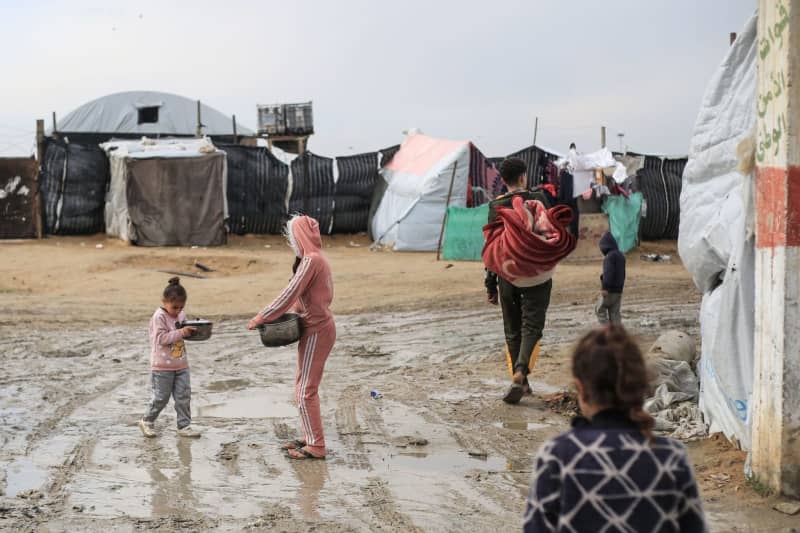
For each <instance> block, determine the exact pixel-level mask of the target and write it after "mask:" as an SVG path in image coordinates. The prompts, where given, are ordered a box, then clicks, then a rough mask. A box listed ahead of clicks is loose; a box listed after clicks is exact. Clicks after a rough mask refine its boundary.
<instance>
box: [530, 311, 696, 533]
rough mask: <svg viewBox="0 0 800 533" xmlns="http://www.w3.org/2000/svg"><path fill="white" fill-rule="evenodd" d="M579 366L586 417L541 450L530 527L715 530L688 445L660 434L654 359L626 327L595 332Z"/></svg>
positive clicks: (584, 342)
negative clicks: (650, 400)
mask: <svg viewBox="0 0 800 533" xmlns="http://www.w3.org/2000/svg"><path fill="white" fill-rule="evenodd" d="M572 375H573V377H574V379H575V385H576V387H577V389H578V403H579V405H580V408H581V412H582V413H583V415H584V416H583V417H578V418H576V419H575V420H574V421H573V424H572V430H571V431H568V432H567V433H564V434H562V435H560V436H558V437H556V438H554V439H552V440H550V441H548V442H546V443H545V444H544V445H543V446H542V448H541V449H540V450H539V452H538V454H537V455H536V458H535V460H534V467H533V470H534V475H533V485H532V486H531V489H530V494H529V496H528V502H527V508H526V511H525V518H524V531H525V532H527V533H533V532H540V531H548V532H549V531H570V532H581V531H590V532H596V531H615V532H639V531H664V532H672V531H675V532H678V531H681V532H687V531H688V532H695V531H698V532H705V531H707V527H706V524H705V520H704V517H703V510H702V506H701V503H700V494H699V492H698V489H697V483H696V482H695V478H694V474H693V473H692V468H691V466H690V462H689V459H688V457H687V455H686V449H685V448H684V446H683V444H681V443H680V442H678V441H675V440H672V439H669V438H666V437H656V436H654V435H653V434H652V429H653V426H654V425H655V422H654V420H653V418H652V417H651V416H650V415H649V414H648V413H647V412H646V411H645V410H644V409H643V404H644V399H645V395H646V393H647V390H648V380H647V371H646V367H645V362H644V358H643V357H642V353H641V351H640V350H639V347H638V346H637V344H636V343H635V342H634V340H633V339H632V338H631V337H629V336H628V334H627V333H626V332H625V330H624V329H623V328H622V326H619V325H610V326H608V327H606V328H604V329H599V330H596V331H593V332H591V333H588V334H587V335H585V336H584V337H583V338H582V339H581V340H580V342H579V343H578V345H577V347H576V348H575V352H574V354H573V356H572ZM584 417H585V418H584Z"/></svg>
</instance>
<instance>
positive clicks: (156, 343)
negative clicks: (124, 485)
mask: <svg viewBox="0 0 800 533" xmlns="http://www.w3.org/2000/svg"><path fill="white" fill-rule="evenodd" d="M186 299H187V295H186V289H184V288H183V285H181V280H180V278H177V277H175V278H172V279H170V280H169V285H167V287H166V288H165V289H164V293H163V295H162V297H161V307H159V308H158V309H156V312H155V313H153V318H151V319H150V369H151V373H150V383H151V385H152V388H153V397H152V399H151V400H150V404H149V405H148V407H147V412H146V413H145V415H144V417H143V418H142V419H141V420H140V421H139V429H141V430H142V434H143V435H144V436H145V437H149V438H152V437H155V436H156V432H155V429H154V427H153V424H154V423H155V421H156V418H158V415H159V414H160V413H161V411H162V410H163V409H164V407H166V406H167V402H169V397H170V396H172V397H173V398H174V399H175V413H177V415H178V435H180V436H182V437H199V436H200V432H199V431H197V430H196V429H194V428H192V426H191V424H192V412H191V407H190V401H191V397H192V388H191V384H190V381H189V361H188V360H187V358H186V346H185V345H184V340H183V339H184V337H188V336H189V335H191V334H192V333H194V331H195V329H194V328H191V327H183V328H180V329H176V328H175V323H176V322H183V321H185V320H186V315H185V314H184V312H183V308H184V307H185V306H186Z"/></svg>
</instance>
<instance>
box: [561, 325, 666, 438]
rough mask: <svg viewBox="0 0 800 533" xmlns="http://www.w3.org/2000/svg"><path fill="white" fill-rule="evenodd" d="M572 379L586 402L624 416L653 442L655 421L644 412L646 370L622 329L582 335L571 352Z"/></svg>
mask: <svg viewBox="0 0 800 533" xmlns="http://www.w3.org/2000/svg"><path fill="white" fill-rule="evenodd" d="M572 375H573V376H574V377H575V378H577V379H578V380H579V381H580V382H581V383H582V384H583V388H584V394H585V395H586V400H588V401H590V402H592V403H594V404H597V405H602V406H608V407H610V408H614V409H618V410H620V411H622V412H624V413H625V414H626V415H628V418H630V419H631V421H633V422H634V423H636V425H637V426H639V429H640V430H641V432H642V433H643V434H644V435H645V436H646V437H647V438H648V439H652V438H653V427H654V426H655V420H653V417H652V416H650V414H649V413H647V411H645V410H644V399H645V396H646V395H647V392H648V389H649V387H650V384H649V381H648V375H647V367H646V366H645V362H644V357H642V352H641V350H639V346H637V344H636V343H635V342H634V340H633V339H632V338H631V337H630V336H629V335H628V334H627V332H626V331H625V329H624V328H623V327H622V326H614V325H612V326H609V327H607V328H605V329H601V330H596V331H593V332H591V333H588V334H586V335H585V336H584V337H583V338H582V339H581V340H580V342H578V346H577V347H576V348H575V353H574V355H573V357H572Z"/></svg>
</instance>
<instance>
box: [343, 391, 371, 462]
mask: <svg viewBox="0 0 800 533" xmlns="http://www.w3.org/2000/svg"><path fill="white" fill-rule="evenodd" d="M357 390H358V387H356V386H350V387H346V388H345V389H344V390H343V391H342V393H341V394H340V395H339V399H338V400H337V402H336V412H335V415H334V416H335V419H336V432H337V434H338V436H339V440H340V441H341V443H342V446H344V447H345V450H346V451H343V453H342V454H341V455H342V457H344V461H345V464H346V465H347V466H348V467H350V468H353V469H355V470H372V465H371V464H370V462H369V456H368V454H367V449H366V447H365V446H364V439H363V436H364V435H366V434H367V433H368V431H367V430H366V429H364V428H362V427H361V424H359V422H358V416H357V414H356V399H357V398H358V394H357V392H356V391H357Z"/></svg>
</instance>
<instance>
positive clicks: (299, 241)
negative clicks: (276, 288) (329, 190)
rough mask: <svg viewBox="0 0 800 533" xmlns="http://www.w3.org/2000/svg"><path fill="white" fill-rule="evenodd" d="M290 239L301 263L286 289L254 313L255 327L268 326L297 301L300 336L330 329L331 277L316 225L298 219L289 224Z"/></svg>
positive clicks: (303, 217) (305, 217)
mask: <svg viewBox="0 0 800 533" xmlns="http://www.w3.org/2000/svg"><path fill="white" fill-rule="evenodd" d="M289 230H290V231H291V236H292V238H293V239H294V243H293V244H295V245H296V247H297V251H299V252H300V257H301V261H300V264H299V265H298V267H297V272H295V274H294V277H292V280H291V281H290V282H289V285H288V286H287V287H286V288H285V289H283V291H282V292H281V293H280V294H279V295H278V297H277V298H275V300H274V301H273V302H272V303H271V304H269V305H268V306H267V307H265V308H264V309H262V310H261V312H260V313H258V317H257V318H256V321H257V322H258V323H259V324H264V323H266V322H272V321H274V320H275V319H277V318H278V317H280V316H281V315H283V314H284V313H287V312H288V311H289V310H291V309H292V308H293V307H296V305H295V304H297V302H298V301H299V302H300V304H302V308H303V309H302V311H301V316H302V320H303V333H304V334H308V333H314V332H316V331H320V330H322V329H324V328H326V327H328V326H330V325H333V323H334V322H333V313H331V310H330V305H331V302H332V301H333V277H332V275H331V266H330V264H329V263H328V259H327V258H326V257H325V255H323V253H322V238H321V237H320V234H319V223H318V222H317V221H316V220H314V219H313V218H310V217H307V216H300V217H296V218H293V219H292V220H291V223H290V224H289Z"/></svg>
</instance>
